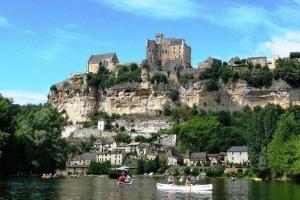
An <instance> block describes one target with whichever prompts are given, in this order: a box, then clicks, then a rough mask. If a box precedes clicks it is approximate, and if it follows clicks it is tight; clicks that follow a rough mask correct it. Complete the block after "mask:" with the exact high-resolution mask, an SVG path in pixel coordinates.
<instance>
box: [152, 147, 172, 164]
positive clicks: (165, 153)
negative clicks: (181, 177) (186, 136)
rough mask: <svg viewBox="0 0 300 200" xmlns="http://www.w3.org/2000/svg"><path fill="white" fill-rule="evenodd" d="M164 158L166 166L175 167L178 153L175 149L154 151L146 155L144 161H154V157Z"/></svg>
mask: <svg viewBox="0 0 300 200" xmlns="http://www.w3.org/2000/svg"><path fill="white" fill-rule="evenodd" d="M157 156H158V157H166V158H167V165H168V166H177V165H178V153H177V151H176V149H174V148H169V149H166V150H156V151H154V152H151V153H147V155H146V159H148V160H154V159H155V158H156V157H157Z"/></svg>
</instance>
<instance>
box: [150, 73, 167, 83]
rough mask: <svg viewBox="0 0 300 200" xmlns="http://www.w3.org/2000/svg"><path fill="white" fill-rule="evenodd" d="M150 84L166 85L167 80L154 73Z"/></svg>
mask: <svg viewBox="0 0 300 200" xmlns="http://www.w3.org/2000/svg"><path fill="white" fill-rule="evenodd" d="M151 83H152V84H154V83H156V84H160V83H163V84H167V83H168V79H167V77H166V76H165V75H164V74H161V73H155V74H154V75H153V76H152V78H151Z"/></svg>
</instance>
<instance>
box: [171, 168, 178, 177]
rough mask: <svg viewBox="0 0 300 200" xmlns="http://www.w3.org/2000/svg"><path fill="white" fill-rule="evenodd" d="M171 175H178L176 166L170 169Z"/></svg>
mask: <svg viewBox="0 0 300 200" xmlns="http://www.w3.org/2000/svg"><path fill="white" fill-rule="evenodd" d="M172 175H173V176H179V170H178V168H174V169H173V170H172Z"/></svg>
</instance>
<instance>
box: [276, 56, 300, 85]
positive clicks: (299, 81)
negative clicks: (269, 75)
mask: <svg viewBox="0 0 300 200" xmlns="http://www.w3.org/2000/svg"><path fill="white" fill-rule="evenodd" d="M274 78H275V79H279V78H281V79H283V80H285V81H286V82H287V83H288V84H289V85H291V86H293V87H300V63H299V62H295V61H283V60H279V61H278V63H277V68H276V69H275V70H274Z"/></svg>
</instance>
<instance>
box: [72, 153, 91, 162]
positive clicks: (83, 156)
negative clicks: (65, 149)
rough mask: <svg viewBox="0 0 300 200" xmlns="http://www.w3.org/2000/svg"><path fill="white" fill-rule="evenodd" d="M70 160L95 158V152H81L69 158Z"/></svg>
mask: <svg viewBox="0 0 300 200" xmlns="http://www.w3.org/2000/svg"><path fill="white" fill-rule="evenodd" d="M71 160H72V161H76V160H78V161H79V160H96V153H83V154H81V155H77V156H75V157H73V158H71Z"/></svg>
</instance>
